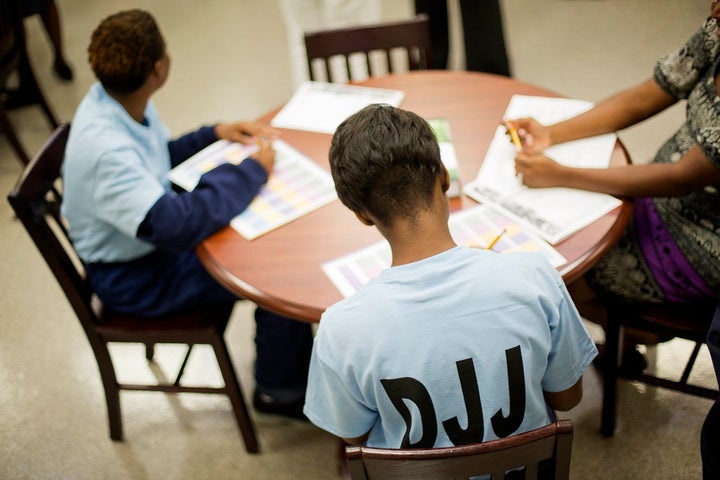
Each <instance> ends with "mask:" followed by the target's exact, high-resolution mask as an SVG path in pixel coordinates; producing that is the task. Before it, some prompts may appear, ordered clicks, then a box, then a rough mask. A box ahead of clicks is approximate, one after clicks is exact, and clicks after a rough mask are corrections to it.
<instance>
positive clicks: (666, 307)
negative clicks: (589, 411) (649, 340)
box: [600, 300, 720, 437]
mask: <svg viewBox="0 0 720 480" xmlns="http://www.w3.org/2000/svg"><path fill="white" fill-rule="evenodd" d="M717 308H718V303H717V302H716V301H714V300H713V301H708V302H699V303H670V302H667V303H662V304H647V303H646V304H637V305H636V304H632V305H630V304H622V303H611V304H609V305H608V316H607V322H606V325H605V359H604V360H603V400H602V414H601V422H600V431H601V432H602V434H603V435H605V436H608V437H609V436H612V435H613V434H614V433H615V423H616V418H615V417H616V409H617V405H616V404H617V380H618V378H619V377H620V376H621V372H620V369H619V367H618V365H619V360H620V352H621V343H622V340H623V329H624V328H630V329H635V330H640V331H642V332H649V333H655V334H659V335H660V336H661V338H663V339H670V338H673V337H678V338H683V339H685V340H690V341H692V342H695V346H694V348H693V351H692V352H691V354H690V357H689V359H688V360H687V362H686V364H685V367H684V370H683V373H682V375H681V376H680V378H679V379H673V378H666V377H663V376H658V375H656V374H653V373H652V372H650V371H645V372H643V373H634V374H632V373H630V374H629V373H627V372H623V374H622V377H623V378H626V379H631V380H636V381H640V382H643V383H647V384H649V385H655V386H658V387H662V388H667V389H670V390H675V391H679V392H683V393H687V394H690V395H696V396H700V397H705V398H717V396H718V394H719V393H720V392H718V390H716V389H711V388H706V387H703V386H700V385H694V384H691V383H689V382H688V380H689V379H690V373H691V371H692V369H693V366H694V365H695V360H696V359H697V356H698V352H699V351H700V348H701V347H702V345H704V344H705V340H706V337H707V334H708V330H709V328H710V323H711V321H712V318H713V316H714V314H715V310H716V309H717Z"/></svg>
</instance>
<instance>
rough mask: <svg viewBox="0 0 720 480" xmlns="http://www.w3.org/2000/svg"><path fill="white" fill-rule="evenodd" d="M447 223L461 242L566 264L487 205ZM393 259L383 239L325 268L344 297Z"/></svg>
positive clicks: (556, 253) (459, 243)
mask: <svg viewBox="0 0 720 480" xmlns="http://www.w3.org/2000/svg"><path fill="white" fill-rule="evenodd" d="M448 225H449V227H450V232H451V234H452V236H453V239H454V240H455V242H456V243H457V244H458V245H465V246H468V247H475V248H487V247H488V246H490V245H492V250H493V251H495V252H498V253H502V254H511V253H513V252H537V253H539V254H541V255H542V256H543V257H545V259H547V261H548V262H550V264H551V265H552V266H554V267H556V268H557V267H559V266H561V265H564V264H565V263H567V260H566V259H565V257H563V256H562V255H560V253H559V252H558V251H557V250H555V249H554V248H553V247H551V246H550V245H548V243H547V242H545V241H544V240H542V239H541V238H540V237H539V236H537V235H536V234H535V233H534V232H532V231H530V230H528V229H527V228H526V227H525V226H523V225H522V224H519V223H517V222H515V221H514V220H512V219H511V218H509V217H507V216H505V215H503V214H502V213H500V212H498V211H496V210H494V209H492V208H491V207H489V206H487V205H478V206H476V207H473V208H468V209H465V210H461V211H459V212H454V213H452V214H451V215H450V219H449V220H448ZM498 237H499V238H498ZM493 243H494V244H493ZM391 262H392V253H391V251H390V244H389V243H388V242H387V241H386V240H381V241H379V242H376V243H374V244H373V245H370V246H369V247H366V248H363V249H361V250H358V251H355V252H353V253H350V254H348V255H344V256H342V257H340V258H337V259H334V260H331V261H329V262H326V263H324V264H323V265H322V269H323V271H324V272H325V274H326V275H327V276H328V278H330V280H331V281H332V282H333V284H334V285H335V287H336V288H337V289H338V290H340V292H341V293H342V294H343V296H345V297H348V296H350V295H352V294H353V293H355V291H356V290H357V289H358V288H360V287H361V286H362V285H364V284H365V283H367V282H368V281H369V280H370V279H371V278H373V277H375V276H377V275H379V274H380V272H381V271H383V270H384V269H386V268H388V267H389V266H390V263H391Z"/></svg>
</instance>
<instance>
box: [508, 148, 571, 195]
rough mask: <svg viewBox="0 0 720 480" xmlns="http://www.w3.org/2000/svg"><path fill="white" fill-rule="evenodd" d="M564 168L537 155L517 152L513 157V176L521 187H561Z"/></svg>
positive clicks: (547, 158) (543, 156)
mask: <svg viewBox="0 0 720 480" xmlns="http://www.w3.org/2000/svg"><path fill="white" fill-rule="evenodd" d="M566 168H567V167H564V166H562V165H560V164H559V163H557V162H556V161H554V160H553V159H551V158H549V157H546V156H545V155H542V154H539V153H524V152H519V153H518V154H517V156H516V157H515V174H516V175H518V176H519V177H520V181H521V182H522V184H523V185H527V186H528V187H532V188H547V187H560V186H563V173H564V170H565V169H566Z"/></svg>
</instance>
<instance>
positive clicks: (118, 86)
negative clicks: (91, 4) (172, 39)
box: [88, 9, 165, 94]
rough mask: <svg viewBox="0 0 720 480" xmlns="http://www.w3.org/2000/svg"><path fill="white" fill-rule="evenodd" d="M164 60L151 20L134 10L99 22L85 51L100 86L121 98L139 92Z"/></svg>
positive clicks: (155, 25)
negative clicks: (122, 95) (120, 95)
mask: <svg viewBox="0 0 720 480" xmlns="http://www.w3.org/2000/svg"><path fill="white" fill-rule="evenodd" d="M164 56H165V41H164V40H163V37H162V35H161V34H160V30H159V29H158V26H157V23H155V19H154V18H153V17H152V15H150V14H149V13H148V12H145V11H143V10H137V9H134V10H126V11H122V12H118V13H116V14H114V15H110V16H109V17H107V18H106V19H105V20H103V21H102V22H100V25H98V26H97V28H96V29H95V31H94V32H93V33H92V37H91V39H90V46H89V47H88V60H89V62H90V66H91V67H92V69H93V72H95V76H96V77H97V78H98V80H100V83H102V84H103V86H104V87H105V88H106V89H107V90H110V91H112V92H116V93H122V94H124V93H132V92H134V91H135V90H137V89H138V88H140V86H142V85H143V83H145V80H147V78H148V76H150V73H151V72H152V71H153V69H154V68H155V64H156V62H158V61H159V60H161V59H162V58H163V57H164Z"/></svg>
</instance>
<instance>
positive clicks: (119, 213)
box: [62, 83, 171, 262]
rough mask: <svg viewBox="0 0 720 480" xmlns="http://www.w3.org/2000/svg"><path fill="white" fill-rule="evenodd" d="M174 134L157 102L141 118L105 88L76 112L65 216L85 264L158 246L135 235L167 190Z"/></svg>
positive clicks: (133, 255) (68, 161)
mask: <svg viewBox="0 0 720 480" xmlns="http://www.w3.org/2000/svg"><path fill="white" fill-rule="evenodd" d="M168 140H169V132H168V130H167V128H166V127H165V125H164V124H163V123H162V121H161V120H160V117H159V116H158V113H157V110H156V109H155V106H154V105H153V103H152V102H148V105H147V108H146V110H145V122H144V124H140V123H138V122H136V121H135V120H134V119H133V118H132V117H130V115H129V114H128V113H127V111H126V110H125V109H124V108H123V107H122V106H121V105H120V104H119V103H118V102H117V101H115V100H114V99H113V98H112V97H110V96H109V95H108V94H107V92H106V91H105V89H103V87H102V85H100V84H99V83H96V84H94V85H93V86H92V87H91V88H90V90H89V91H88V93H87V95H85V98H83V100H82V102H81V103H80V106H79V107H78V109H77V111H76V112H75V117H74V118H73V121H72V126H71V128H70V137H69V138H68V143H67V147H66V148H65V159H64V162H63V169H62V174H63V204H62V214H63V215H64V216H65V218H66V219H67V221H68V222H69V225H70V237H71V239H72V241H73V244H74V246H75V249H76V250H77V252H78V254H79V255H80V258H82V259H83V260H84V261H85V262H122V261H128V260H132V259H135V258H139V257H141V256H143V255H146V254H148V253H150V252H151V251H153V250H154V249H155V247H154V246H153V245H151V244H149V243H147V242H143V241H141V240H138V239H137V238H136V237H135V235H136V233H137V229H138V227H139V226H140V223H141V222H142V221H143V220H144V219H145V216H146V215H147V212H148V210H150V207H152V206H153V205H154V204H155V202H157V200H158V199H159V198H160V197H161V196H162V195H163V194H165V193H167V192H171V190H170V184H169V182H168V180H167V173H168V171H169V170H170V153H169V150H168Z"/></svg>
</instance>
